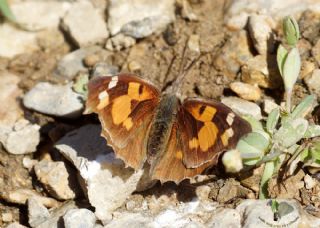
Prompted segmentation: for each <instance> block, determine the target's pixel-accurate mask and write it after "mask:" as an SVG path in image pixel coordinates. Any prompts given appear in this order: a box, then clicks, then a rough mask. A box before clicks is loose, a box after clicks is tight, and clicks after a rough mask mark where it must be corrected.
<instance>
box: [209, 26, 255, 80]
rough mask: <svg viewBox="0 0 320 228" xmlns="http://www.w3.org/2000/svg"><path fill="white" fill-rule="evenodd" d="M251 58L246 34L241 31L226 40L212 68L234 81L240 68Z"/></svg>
mask: <svg viewBox="0 0 320 228" xmlns="http://www.w3.org/2000/svg"><path fill="white" fill-rule="evenodd" d="M251 58H252V54H251V51H250V47H249V43H248V37H247V32H246V31H244V30H241V31H239V32H236V33H233V35H232V37H231V38H230V39H228V41H227V42H226V43H225V45H224V46H223V48H222V49H221V54H219V55H218V56H217V57H216V58H215V59H214V66H215V67H216V68H217V69H218V70H220V71H222V74H224V75H226V76H227V77H228V78H230V79H232V80H234V79H235V77H236V76H237V74H238V73H239V71H240V67H241V66H242V65H243V64H245V63H246V62H247V61H248V60H249V59H251Z"/></svg>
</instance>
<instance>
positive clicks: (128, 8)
mask: <svg viewBox="0 0 320 228" xmlns="http://www.w3.org/2000/svg"><path fill="white" fill-rule="evenodd" d="M108 15H109V18H108V27H109V30H110V33H111V34H112V35H113V36H114V35H116V34H118V33H119V32H122V33H123V34H126V35H128V36H131V37H134V38H143V37H146V36H149V35H151V34H152V33H160V32H162V31H164V29H165V28H166V26H167V24H169V23H171V22H173V21H174V20H175V1H174V0H164V1H161V2H159V1H157V0H149V1H144V0H132V1H130V3H129V2H128V1H126V0H111V1H109V7H108Z"/></svg>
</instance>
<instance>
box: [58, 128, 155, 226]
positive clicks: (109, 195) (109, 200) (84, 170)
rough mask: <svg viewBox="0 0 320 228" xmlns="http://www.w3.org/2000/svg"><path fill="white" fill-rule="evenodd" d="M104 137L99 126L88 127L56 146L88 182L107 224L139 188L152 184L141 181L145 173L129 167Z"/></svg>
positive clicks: (92, 199)
mask: <svg viewBox="0 0 320 228" xmlns="http://www.w3.org/2000/svg"><path fill="white" fill-rule="evenodd" d="M100 134H101V127H100V126H99V125H85V126H83V127H81V128H79V129H76V130H74V131H72V132H69V133H68V134H67V135H65V136H64V137H63V138H62V139H60V140H59V141H58V142H57V143H56V145H55V147H56V148H57V149H58V150H59V151H60V153H61V154H62V155H63V156H64V157H65V158H66V159H67V160H69V161H71V163H72V164H74V166H75V167H76V168H77V169H78V170H79V172H80V175H81V177H82V178H83V179H84V180H85V183H86V186H85V188H86V190H87V193H88V199H89V202H90V204H91V205H92V206H93V207H95V214H96V216H97V218H98V219H100V220H102V221H107V220H109V219H110V217H111V213H112V212H113V211H114V210H115V209H117V208H118V207H120V206H121V205H123V204H124V202H125V201H126V199H127V197H128V196H130V195H131V194H132V192H134V191H135V190H137V189H139V188H141V187H139V186H145V187H147V186H148V183H149V182H147V183H146V182H144V181H150V180H148V179H141V177H142V175H143V170H137V171H133V170H132V169H130V168H125V166H124V163H123V162H122V161H121V160H119V159H116V158H115V156H114V153H113V152H112V149H111V148H110V147H107V145H106V141H105V140H104V139H103V138H102V137H100ZM140 179H141V181H140ZM150 184H154V182H150Z"/></svg>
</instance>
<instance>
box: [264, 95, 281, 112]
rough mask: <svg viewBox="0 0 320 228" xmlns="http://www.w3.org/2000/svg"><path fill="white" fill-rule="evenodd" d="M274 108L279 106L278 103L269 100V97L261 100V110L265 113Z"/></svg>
mask: <svg viewBox="0 0 320 228" xmlns="http://www.w3.org/2000/svg"><path fill="white" fill-rule="evenodd" d="M275 108H280V106H279V105H277V104H276V103H275V102H274V100H271V99H268V98H266V99H264V100H263V111H264V112H265V113H267V114H270V113H271V111H272V110H273V109H275Z"/></svg>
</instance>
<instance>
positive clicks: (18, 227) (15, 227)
mask: <svg viewBox="0 0 320 228" xmlns="http://www.w3.org/2000/svg"><path fill="white" fill-rule="evenodd" d="M6 228H27V227H26V226H23V225H21V224H19V223H17V222H14V223H11V224H9V225H8V226H6Z"/></svg>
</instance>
